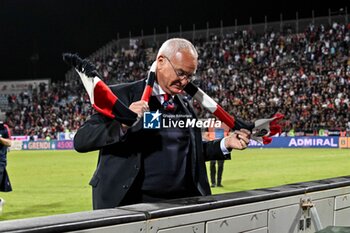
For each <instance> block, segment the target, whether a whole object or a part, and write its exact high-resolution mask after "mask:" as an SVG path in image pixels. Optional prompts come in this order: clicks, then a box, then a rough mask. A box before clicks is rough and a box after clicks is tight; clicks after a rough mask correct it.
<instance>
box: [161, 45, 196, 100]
mask: <svg viewBox="0 0 350 233" xmlns="http://www.w3.org/2000/svg"><path fill="white" fill-rule="evenodd" d="M157 61H158V63H157V82H158V84H159V85H160V87H161V88H162V89H163V90H164V91H165V92H166V93H168V94H171V95H176V94H181V93H182V91H183V89H184V87H185V86H186V85H187V83H188V82H189V81H190V79H191V77H192V75H193V74H194V72H195V71H196V69H197V59H196V58H195V56H194V55H193V54H192V53H191V52H188V51H184V52H177V53H176V54H175V55H174V56H172V57H166V56H164V55H160V56H159V57H158V59H157Z"/></svg>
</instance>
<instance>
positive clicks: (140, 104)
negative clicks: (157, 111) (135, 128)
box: [129, 100, 149, 118]
mask: <svg viewBox="0 0 350 233" xmlns="http://www.w3.org/2000/svg"><path fill="white" fill-rule="evenodd" d="M129 109H130V110H131V111H133V112H135V113H136V114H137V117H138V118H141V117H142V116H143V113H144V112H147V111H149V107H148V103H147V102H146V101H144V100H139V101H136V102H133V103H131V105H130V106H129Z"/></svg>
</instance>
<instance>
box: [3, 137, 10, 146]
mask: <svg viewBox="0 0 350 233" xmlns="http://www.w3.org/2000/svg"><path fill="white" fill-rule="evenodd" d="M0 144H3V145H4V146H7V147H10V146H11V145H12V141H11V139H8V138H3V137H0Z"/></svg>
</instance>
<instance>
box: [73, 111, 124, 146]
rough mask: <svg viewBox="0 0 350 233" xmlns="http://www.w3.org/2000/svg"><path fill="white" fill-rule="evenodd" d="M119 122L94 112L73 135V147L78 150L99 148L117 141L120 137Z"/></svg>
mask: <svg viewBox="0 0 350 233" xmlns="http://www.w3.org/2000/svg"><path fill="white" fill-rule="evenodd" d="M120 127H121V126H120V123H119V122H118V121H116V120H113V119H109V118H107V117H104V116H102V115H101V114H94V115H92V116H91V118H90V119H89V120H87V121H86V122H85V123H84V124H83V125H82V126H81V127H80V128H79V130H78V131H77V133H76V134H75V136H74V149H75V150H76V151H78V152H89V151H94V150H99V149H101V148H102V147H104V146H108V145H111V144H114V143H116V142H118V141H119V140H120V138H121V135H120V133H121V128H120Z"/></svg>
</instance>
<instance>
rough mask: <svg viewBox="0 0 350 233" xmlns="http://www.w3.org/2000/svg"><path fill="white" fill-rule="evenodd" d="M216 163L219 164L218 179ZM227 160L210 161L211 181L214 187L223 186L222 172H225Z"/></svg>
mask: <svg viewBox="0 0 350 233" xmlns="http://www.w3.org/2000/svg"><path fill="white" fill-rule="evenodd" d="M216 162H217V163H218V174H217V179H215V177H216ZM224 162H225V160H212V161H210V181H211V184H212V185H221V179H222V172H223V171H224Z"/></svg>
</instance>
